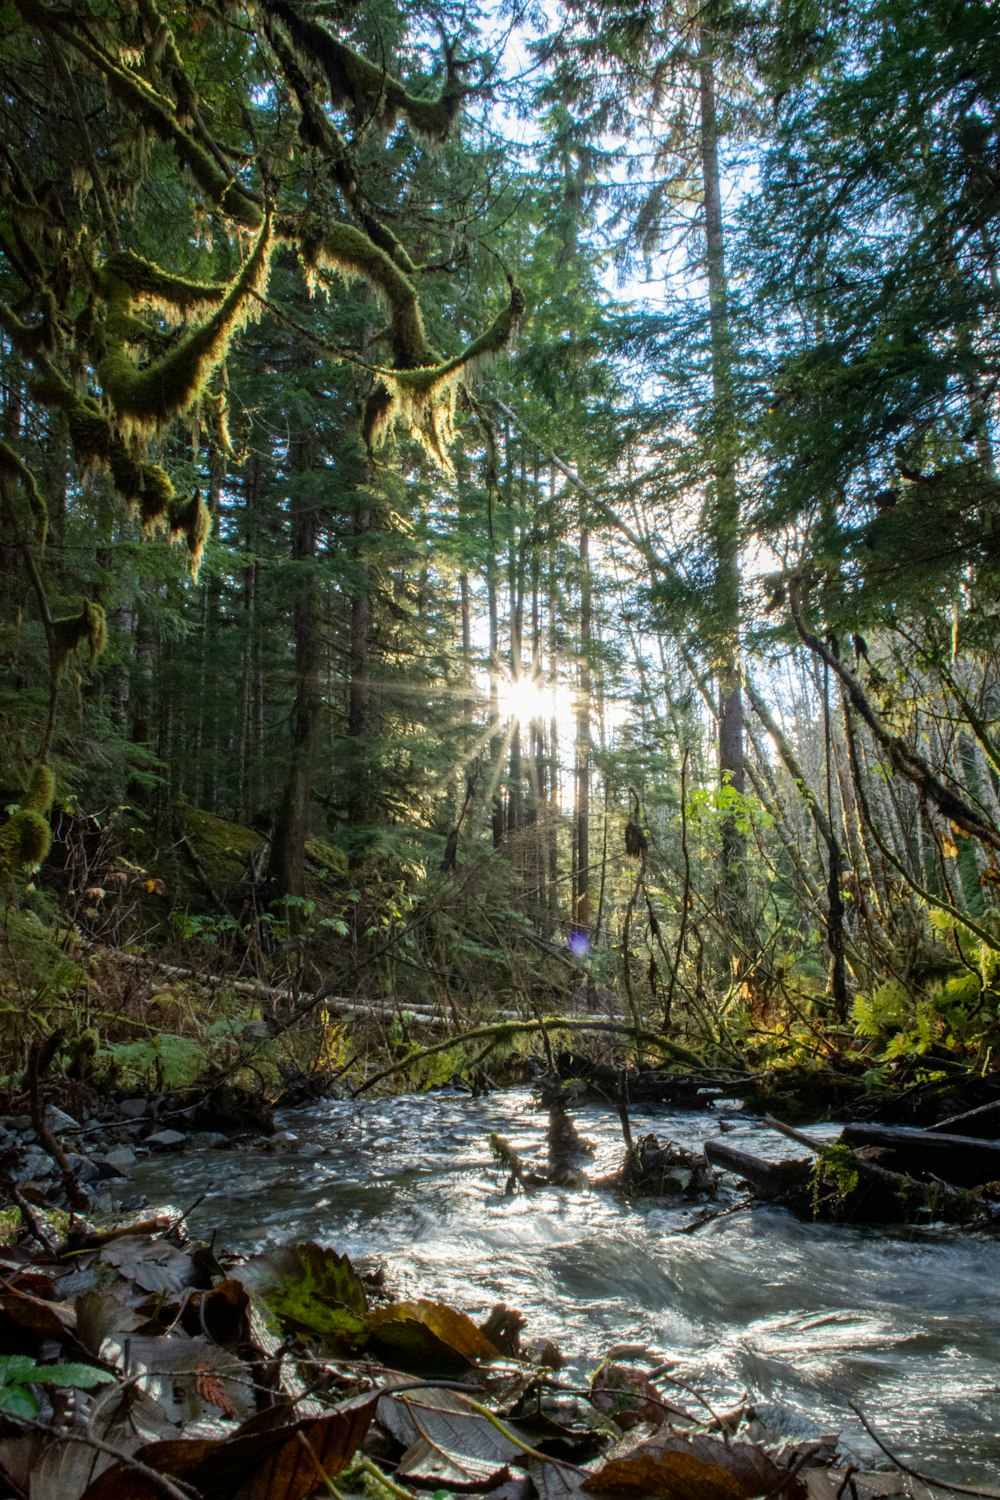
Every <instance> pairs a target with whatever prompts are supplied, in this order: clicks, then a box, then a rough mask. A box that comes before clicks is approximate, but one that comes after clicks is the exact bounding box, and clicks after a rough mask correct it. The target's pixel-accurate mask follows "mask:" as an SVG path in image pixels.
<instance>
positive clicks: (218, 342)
mask: <svg viewBox="0 0 1000 1500" xmlns="http://www.w3.org/2000/svg"><path fill="white" fill-rule="evenodd" d="M272 246H273V240H272V235H271V216H270V214H268V215H267V216H266V217H265V220H264V223H263V224H262V226H261V229H260V233H259V235H258V236H257V243H256V245H255V246H254V249H253V252H252V253H251V254H250V255H249V256H248V257H247V260H246V262H245V263H244V265H243V266H242V267H241V269H240V271H239V272H238V274H237V275H236V277H235V278H234V279H233V282H232V284H231V285H230V287H229V289H228V291H227V292H226V295H225V297H224V298H223V299H222V302H221V303H220V304H219V306H218V308H217V309H216V311H215V312H214V313H213V314H212V316H211V317H210V318H208V319H207V320H206V321H205V322H204V323H202V324H200V325H199V326H198V327H196V328H195V329H194V331H193V332H192V333H189V334H188V335H187V337H186V338H184V339H182V341H181V342H180V343H179V344H177V345H176V347H175V348H173V349H171V351H170V353H169V354H165V355H164V356H163V358H162V359H160V360H157V361H156V363H155V364H152V365H149V366H148V367H147V368H146V369H144V370H138V369H137V368H136V366H135V364H134V363H133V361H132V359H131V358H130V356H129V354H128V352H127V350H126V348H125V346H124V345H123V344H116V345H115V346H114V347H113V348H111V349H110V350H109V351H108V353H107V354H106V355H105V356H104V358H103V359H102V360H101V361H100V362H99V364H98V367H97V373H98V376H99V377H100V380H101V384H102V386H103V387H104V393H105V395H106V396H107V398H108V400H109V401H110V402H111V404H112V405H113V407H114V409H115V418H116V421H117V424H118V426H119V428H120V429H121V431H122V436H123V437H125V438H126V439H128V438H131V437H139V438H141V439H144V438H149V437H152V436H153V434H154V433H156V432H157V431H160V430H162V429H163V428H164V427H165V426H166V425H167V424H168V423H169V422H171V421H172V420H173V418H174V417H177V416H180V415H181V413H183V412H185V411H187V410H188V409H189V408H190V407H191V406H192V405H193V403H194V402H195V401H196V400H197V398H198V396H199V395H200V394H201V392H202V391H203V390H204V387H205V384H206V382H207V381H208V379H209V377H210V376H211V375H212V373H213V371H215V370H216V369H217V368H218V366H219V365H220V364H221V362H222V361H223V359H225V357H226V353H227V351H228V349H229V345H230V342H231V340H232V338H233V336H234V334H235V333H236V332H237V331H238V329H239V328H241V327H242V326H243V324H244V323H246V321H247V319H248V318H249V317H250V316H251V310H252V309H255V308H256V307H257V303H256V301H255V294H256V293H260V292H263V290H264V288H265V286H266V283H267V276H268V269H269V265H270V259H271V250H272Z"/></svg>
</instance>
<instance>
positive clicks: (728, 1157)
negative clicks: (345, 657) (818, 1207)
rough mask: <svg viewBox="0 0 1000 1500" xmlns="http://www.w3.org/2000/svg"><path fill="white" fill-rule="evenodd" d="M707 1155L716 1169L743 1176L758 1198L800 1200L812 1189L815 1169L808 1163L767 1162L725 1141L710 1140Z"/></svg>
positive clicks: (777, 1201)
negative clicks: (800, 1197) (811, 1173)
mask: <svg viewBox="0 0 1000 1500" xmlns="http://www.w3.org/2000/svg"><path fill="white" fill-rule="evenodd" d="M705 1156H706V1157H707V1159H708V1160H709V1161H710V1162H711V1164H712V1166H713V1167H722V1168H723V1169H724V1170H725V1171H726V1172H733V1173H735V1175H736V1176H737V1177H742V1179H743V1181H744V1182H746V1183H749V1185H750V1186H751V1187H752V1188H753V1190H754V1192H755V1193H756V1194H757V1195H758V1197H760V1198H764V1199H766V1201H767V1202H769V1203H784V1202H785V1201H786V1200H789V1199H796V1198H798V1197H799V1196H800V1195H801V1194H802V1193H803V1192H804V1191H805V1190H806V1189H807V1188H808V1184H809V1176H810V1172H811V1170H812V1169H811V1167H810V1164H809V1163H808V1162H806V1161H764V1160H763V1159H762V1158H761V1157H759V1156H752V1155H751V1154H750V1152H749V1151H740V1150H739V1148H738V1147H736V1146H729V1145H727V1144H726V1142H725V1141H706V1142H705Z"/></svg>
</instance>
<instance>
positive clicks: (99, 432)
mask: <svg viewBox="0 0 1000 1500" xmlns="http://www.w3.org/2000/svg"><path fill="white" fill-rule="evenodd" d="M52 399H55V400H58V401H59V403H60V404H61V405H63V406H64V407H66V408H67V418H68V422H69V432H70V440H71V442H72V444H73V456H74V458H75V459H76V461H77V463H78V464H79V466H80V469H81V472H82V473H84V474H87V473H89V472H91V471H92V470H94V469H107V470H108V471H109V472H110V474H111V478H112V479H113V480H114V485H115V489H116V490H117V491H118V493H119V494H120V495H121V497H122V499H123V500H124V501H125V503H126V504H127V505H128V506H129V508H130V509H132V510H135V511H137V512H138V514H139V517H140V519H141V521H142V526H143V530H144V531H147V532H148V531H153V530H155V529H156V528H157V527H158V526H162V525H163V523H164V522H165V521H166V519H167V514H168V511H169V507H170V504H171V501H173V500H174V499H175V497H176V492H175V490H174V487H173V484H172V483H171V480H170V475H169V474H168V473H167V471H166V469H164V468H162V467H161V465H160V464H157V463H152V462H150V461H149V460H148V459H139V458H136V457H134V455H133V454H132V453H131V452H130V450H129V449H128V448H127V447H126V445H125V443H124V442H123V441H122V438H121V437H120V436H119V434H118V433H117V432H115V430H114V429H113V427H112V425H111V423H110V421H109V420H108V418H107V417H106V416H105V414H104V413H103V412H102V411H101V410H100V408H99V407H98V406H96V405H95V404H94V402H92V401H88V400H86V399H81V398H79V397H77V396H76V395H75V394H74V393H73V392H72V391H70V390H69V388H68V387H66V388H65V390H64V391H63V392H62V393H61V395H60V394H56V395H54V396H53V398H52Z"/></svg>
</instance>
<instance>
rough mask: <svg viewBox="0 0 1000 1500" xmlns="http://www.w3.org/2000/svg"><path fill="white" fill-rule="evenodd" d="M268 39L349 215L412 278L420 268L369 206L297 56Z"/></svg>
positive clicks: (306, 135) (274, 35)
mask: <svg viewBox="0 0 1000 1500" xmlns="http://www.w3.org/2000/svg"><path fill="white" fill-rule="evenodd" d="M267 35H268V41H269V42H270V44H271V48H272V50H273V52H274V54H275V56H276V58H277V59H278V62H279V64H280V66H281V71H282V72H283V73H284V75H285V78H286V79H287V81H288V83H289V85H290V86H291V89H292V92H293V93H294V94H295V97H296V99H297V101H298V106H299V113H300V121H299V134H300V135H301V136H302V138H303V140H304V141H305V143H306V144H307V145H308V146H312V147H314V148H315V150H317V151H319V152H321V153H322V155H323V158H324V160H325V162H326V165H327V166H328V167H329V169H330V174H331V176H332V178H333V181H334V182H335V183H336V184H337V187H338V188H339V189H340V191H341V193H342V194H343V197H344V202H345V204H346V205H347V208H348V210H349V212H350V213H351V214H352V215H353V216H354V218H355V219H356V220H357V222H358V224H360V226H361V228H362V229H363V230H364V232H365V234H367V235H368V237H369V238H370V239H371V240H372V241H373V243H374V244H375V245H377V246H378V247H379V249H380V250H384V251H385V252H386V254H387V255H388V256H390V257H391V259H392V260H394V261H395V262H396V264H397V265H398V266H399V268H400V269H401V270H402V271H403V272H404V274H406V275H412V274H413V273H414V272H415V271H416V269H417V267H416V266H415V265H414V263H413V261H412V260H411V258H410V255H409V253H408V251H407V250H406V248H405V247H404V246H403V244H402V243H401V242H400V241H399V240H398V239H397V238H396V236H395V235H394V234H393V232H392V230H391V229H389V228H388V227H387V226H386V225H385V224H383V223H382V221H381V220H380V219H379V218H378V217H377V215H376V214H375V213H374V212H373V211H372V209H371V207H370V206H369V203H368V199H367V197H366V195H365V192H364V189H363V188H362V185H361V182H360V181H359V179H358V175H357V172H356V171H355V168H354V162H353V160H352V155H351V150H350V147H349V146H348V144H347V142H346V141H345V139H344V137H343V136H342V135H341V133H340V131H339V130H338V129H337V127H336V125H335V124H334V123H333V121H332V120H331V119H330V118H329V115H328V113H327V111H326V110H325V108H324V107H323V105H322V103H321V102H320V101H319V100H318V99H317V98H316V96H315V94H314V92H313V89H312V86H311V84H310V80H309V78H308V77H307V76H306V74H305V73H304V71H303V69H302V68H301V67H300V66H299V62H298V59H297V56H296V54H295V52H294V51H293V49H292V48H291V47H290V46H289V45H288V44H287V43H286V42H285V40H284V39H283V38H282V36H281V35H280V33H278V32H276V31H275V30H274V28H273V27H271V28H269V29H268V33H267Z"/></svg>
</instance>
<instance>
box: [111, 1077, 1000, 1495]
mask: <svg viewBox="0 0 1000 1500" xmlns="http://www.w3.org/2000/svg"><path fill="white" fill-rule="evenodd" d="M574 1118H575V1120H576V1123H577V1126H578V1128H579V1130H580V1133H581V1135H583V1136H585V1137H586V1138H588V1139H589V1140H590V1141H591V1142H593V1144H594V1147H595V1154H594V1156H593V1157H592V1158H591V1159H590V1160H589V1162H588V1164H587V1166H586V1170H587V1172H588V1174H589V1175H591V1176H594V1177H596V1176H599V1175H601V1174H602V1173H605V1172H610V1171H612V1170H614V1168H615V1167H616V1166H617V1165H618V1164H619V1162H620V1159H621V1153H622V1139H621V1130H620V1126H619V1122H618V1119H617V1115H616V1114H615V1112H614V1111H613V1110H610V1109H604V1108H600V1107H597V1106H594V1105H590V1106H582V1107H580V1108H579V1109H577V1110H575V1111H574ZM546 1126H547V1117H546V1115H545V1113H544V1112H540V1111H538V1110H537V1109H536V1108H535V1107H534V1105H533V1103H532V1100H531V1099H530V1097H529V1096H528V1095H527V1094H526V1093H525V1092H524V1091H511V1092H507V1093H498V1094H493V1095H491V1096H489V1097H488V1098H485V1099H472V1098H470V1097H469V1096H467V1095H460V1094H456V1093H449V1092H442V1093H436V1094H429V1095H422V1096H419V1097H417V1096H404V1097H399V1098H394V1099H385V1100H377V1101H373V1102H364V1103H362V1104H358V1103H355V1102H352V1101H328V1102H324V1103H321V1104H314V1105H310V1106H308V1107H304V1108H301V1109H297V1110H289V1111H286V1112H285V1113H284V1115H283V1116H282V1118H281V1120H280V1121H279V1128H280V1130H281V1131H282V1132H286V1133H288V1134H290V1135H292V1136H294V1137H295V1139H294V1140H289V1139H287V1136H286V1138H285V1139H284V1140H283V1142H282V1145H283V1148H284V1149H282V1150H279V1151H266V1150H254V1149H250V1150H247V1151H244V1152H242V1153H226V1152H220V1151H217V1150H205V1151H201V1152H198V1151H196V1150H193V1149H192V1150H190V1151H189V1153H188V1154H187V1155H185V1156H184V1157H183V1158H181V1159H178V1158H177V1157H176V1156H175V1157H169V1158H168V1157H162V1156H161V1157H157V1158H152V1159H149V1160H148V1161H145V1162H143V1163H141V1164H140V1165H139V1166H138V1167H137V1168H136V1169H135V1170H134V1173H133V1176H132V1183H133V1185H134V1187H135V1188H136V1189H138V1190H139V1191H141V1192H143V1193H145V1194H146V1195H147V1197H148V1198H149V1200H150V1202H151V1203H161V1202H163V1201H165V1200H169V1201H171V1202H179V1203H180V1206H181V1207H186V1206H187V1205H188V1204H189V1203H191V1202H192V1201H193V1200H194V1199H195V1198H196V1197H198V1196H199V1195H200V1194H203V1195H204V1196H203V1197H202V1198H201V1201H200V1202H199V1203H198V1204H197V1206H196V1207H195V1208H194V1209H193V1210H192V1212H191V1213H190V1214H189V1215H188V1222H189V1224H190V1227H191V1230H192V1233H194V1234H195V1235H199V1236H207V1235H208V1234H210V1233H211V1232H212V1231H213V1230H215V1231H217V1244H221V1245H225V1246H228V1247H232V1248H234V1249H239V1250H245V1251H250V1250H252V1249H257V1248H259V1247H261V1246H262V1245H263V1244H265V1243H267V1242H269V1241H277V1240H279V1239H281V1240H285V1241H287V1240H291V1239H315V1240H317V1241H319V1242H320V1243H321V1244H326V1245H329V1246H332V1247H333V1248H335V1249H337V1250H339V1251H341V1252H344V1253H347V1254H349V1255H350V1256H351V1257H352V1258H354V1259H355V1260H364V1259H365V1258H375V1259H377V1260H379V1261H380V1262H382V1263H383V1264H384V1265H385V1267H386V1272H387V1279H388V1282H389V1285H390V1286H391V1287H392V1288H393V1290H394V1291H396V1292H397V1293H400V1294H404V1295H407V1296H427V1297H435V1298H440V1299H443V1300H446V1301H449V1302H451V1303H452V1304H454V1305H455V1306H457V1307H460V1308H462V1309H464V1310H466V1311H468V1312H470V1313H471V1314H472V1315H473V1316H475V1317H481V1316H483V1315H485V1314H486V1313H487V1312H488V1311H489V1309H490V1307H491V1306H492V1305H493V1304H494V1303H496V1302H500V1301H504V1302H507V1303H509V1304H510V1305H512V1306H514V1307H517V1308H519V1309H520V1310H521V1311H522V1312H523V1313H524V1314H525V1316H526V1318H527V1319H528V1327H527V1329H526V1337H529V1338H531V1337H536V1336H542V1335H544V1336H545V1337H548V1338H551V1339H552V1340H553V1341H554V1342H556V1343H557V1344H558V1345H559V1346H560V1348H561V1349H562V1351H563V1353H564V1354H565V1355H566V1356H567V1358H568V1359H569V1360H570V1363H571V1367H572V1366H575V1367H576V1369H577V1370H580V1371H582V1370H584V1369H586V1368H588V1367H592V1366H593V1365H594V1364H595V1363H596V1362H597V1361H598V1360H599V1359H600V1358H601V1357H602V1356H603V1355H604V1354H605V1353H606V1352H607V1351H608V1349H609V1348H611V1347H612V1346H614V1345H617V1344H622V1343H628V1344H638V1345H642V1346H643V1347H644V1348H645V1349H648V1350H649V1351H651V1352H650V1355H649V1357H648V1362H649V1363H655V1362H657V1361H658V1360H660V1359H663V1360H670V1361H671V1362H672V1363H673V1371H672V1373H673V1375H674V1376H675V1377H676V1379H678V1380H680V1381H683V1382H685V1383H687V1384H689V1385H690V1386H692V1387H694V1388H696V1389H697V1390H698V1391H699V1392H700V1393H701V1394H702V1395H703V1396H705V1397H706V1398H707V1399H708V1400H710V1401H711V1402H712V1403H713V1404H715V1405H717V1406H719V1407H727V1406H731V1405H733V1404H735V1403H737V1402H738V1401H739V1400H740V1399H741V1397H743V1395H744V1393H747V1394H748V1396H749V1399H750V1400H752V1401H753V1403H754V1405H755V1407H756V1408H757V1410H758V1412H759V1413H760V1415H761V1416H762V1417H763V1418H764V1419H765V1420H766V1422H767V1425H768V1426H769V1427H771V1428H773V1429H775V1430H776V1431H778V1432H780V1433H782V1434H788V1435H791V1436H800V1435H806V1434H809V1433H814V1432H817V1431H841V1432H842V1433H843V1435H844V1437H843V1444H844V1447H845V1448H846V1449H847V1450H849V1451H851V1452H853V1453H855V1454H857V1455H858V1457H859V1458H860V1459H861V1460H862V1461H864V1462H866V1463H868V1464H871V1463H872V1462H873V1461H876V1462H877V1461H878V1460H879V1457H880V1456H879V1454H878V1450H877V1449H876V1448H875V1446H874V1444H873V1443H872V1442H871V1440H870V1439H869V1438H868V1437H867V1436H866V1435H865V1434H864V1432H863V1431H862V1429H861V1427H860V1424H859V1423H858V1421H857V1418H856V1417H855V1416H854V1413H853V1412H852V1411H851V1409H850V1407H849V1405H848V1402H849V1401H855V1402H857V1403H859V1404H860V1405H861V1407H862V1409H863V1410H864V1412H865V1414H866V1416H867V1417H868V1419H869V1420H870V1421H871V1422H873V1423H874V1424H875V1427H876V1429H877V1430H878V1431H879V1433H880V1434H881V1436H882V1437H883V1439H884V1440H885V1441H886V1442H887V1443H888V1444H889V1446H890V1447H891V1448H892V1449H893V1451H894V1452H895V1453H896V1454H897V1455H898V1456H899V1457H901V1458H903V1459H904V1460H906V1459H908V1460H909V1461H911V1462H915V1463H917V1462H919V1466H920V1467H921V1468H922V1469H923V1470H924V1471H925V1472H927V1471H929V1472H931V1473H936V1474H939V1475H940V1476H941V1477H942V1478H950V1479H952V1480H955V1479H963V1480H965V1481H967V1482H973V1483H975V1482H980V1483H981V1482H984V1481H985V1482H991V1481H994V1482H995V1479H996V1475H997V1473H998V1471H1000V1436H998V1435H997V1434H998V1432H1000V1386H998V1383H997V1374H996V1372H997V1369H998V1368H1000V1311H998V1308H997V1302H996V1288H997V1285H998V1284H1000V1245H997V1244H996V1243H994V1242H991V1241H987V1240H984V1239H982V1238H980V1237H978V1236H974V1235H969V1234H966V1235H962V1234H956V1233H954V1232H952V1231H948V1232H947V1233H946V1234H945V1233H944V1232H941V1233H940V1234H939V1233H936V1232H935V1231H934V1230H932V1229H929V1230H926V1231H919V1232H917V1231H911V1232H910V1233H909V1235H907V1234H905V1233H900V1232H893V1233H889V1232H884V1231H878V1230H871V1229H863V1230H861V1229H859V1230H855V1229H851V1228H844V1227H842V1226H831V1225H828V1224H822V1223H817V1224H804V1223H801V1222H799V1221H797V1220H795V1219H793V1218H792V1217H790V1216H789V1215H787V1214H786V1213H785V1212H783V1211H781V1210H778V1209H767V1208H755V1209H753V1210H749V1209H746V1210H742V1211H739V1212H737V1213H734V1214H731V1215H725V1216H721V1217H718V1218H717V1219H714V1220H713V1221H711V1222H708V1223H706V1224H705V1225H704V1226H703V1227H701V1228H699V1229H698V1230H697V1231H696V1232H694V1233H683V1232H679V1231H681V1229H682V1228H683V1226H685V1225H690V1224H691V1222H692V1220H693V1219H694V1218H695V1217H696V1216H697V1215H698V1214H699V1213H700V1212H701V1211H702V1210H701V1209H700V1208H699V1207H698V1206H697V1205H692V1204H690V1203H688V1204H685V1205H683V1206H682V1207H677V1208H674V1207H672V1206H667V1205H666V1204H665V1203H664V1202H663V1201H656V1200H651V1201H639V1202H626V1201H624V1200H622V1199H620V1198H618V1197H616V1196H614V1195H612V1194H610V1193H607V1192H596V1191H590V1190H587V1189H584V1190H582V1191H569V1190H566V1189H561V1188H558V1189H557V1188H547V1187H546V1188H542V1189H539V1190H537V1191H535V1192H532V1193H530V1194H524V1193H521V1192H518V1193H517V1194H515V1195H513V1196H505V1195H504V1191H503V1189H504V1182H505V1177H506V1174H505V1172H504V1171H503V1170H502V1168H500V1167H498V1166H497V1164H496V1163H495V1162H494V1160H493V1159H492V1157H491V1154H490V1150H489V1145H488V1136H489V1133H490V1132H491V1131H496V1132H499V1133H500V1134H501V1135H503V1136H504V1137H505V1139H506V1140H507V1141H508V1142H509V1143H510V1145H511V1146H512V1147H513V1148H514V1149H515V1150H516V1151H517V1152H518V1153H519V1154H520V1155H521V1156H522V1157H523V1158H524V1159H525V1161H526V1162H533V1161H535V1160H538V1161H539V1162H540V1163H544V1160H545V1154H546V1144H545V1133H546ZM723 1126H724V1127H725V1128H726V1131H727V1135H726V1139H727V1140H728V1141H730V1142H731V1143H732V1144H734V1145H737V1146H742V1147H744V1148H746V1149H747V1150H750V1151H752V1152H754V1153H755V1154H757V1155H759V1156H768V1157H771V1158H773V1159H781V1158H783V1157H787V1156H789V1155H792V1154H795V1148H794V1147H790V1145H789V1143H788V1142H787V1141H785V1140H783V1139H782V1138H781V1137H779V1136H777V1135H774V1134H773V1133H772V1132H770V1131H768V1130H767V1129H766V1128H765V1127H764V1126H763V1125H762V1123H761V1122H760V1121H759V1120H757V1119H755V1118H753V1117H751V1116H749V1115H746V1114H744V1113H742V1112H741V1111H739V1110H738V1108H737V1107H736V1106H735V1105H733V1106H731V1107H727V1106H726V1105H725V1104H723V1105H721V1106H720V1108H719V1109H718V1110H717V1111H716V1112H715V1113H705V1114H701V1113H678V1112H676V1111H670V1110H666V1109H662V1108H661V1109H655V1108H647V1109H644V1110H639V1109H636V1110H635V1111H634V1112H633V1117H632V1129H633V1133H634V1134H635V1135H639V1134H641V1133H644V1132H646V1131H654V1132H655V1133H656V1134H657V1135H658V1136H659V1138H660V1139H661V1140H662V1141H666V1140H668V1139H669V1140H673V1141H675V1142H677V1143H678V1144H679V1145H683V1146H687V1147H690V1148H693V1149H698V1148H699V1147H700V1145H701V1143H702V1142H703V1141H704V1140H705V1139H707V1138H709V1137H711V1136H714V1135H717V1134H718V1133H719V1131H720V1129H721V1128H722V1127H723ZM814 1133H815V1132H814ZM830 1133H831V1134H834V1133H835V1131H834V1129H833V1128H832V1127H831V1129H830ZM279 1139H280V1138H279ZM179 1167H181V1169H182V1170H181V1171H180V1172H179V1171H178V1168H179ZM739 1198H740V1191H739V1187H738V1185H737V1184H736V1183H735V1182H733V1181H732V1180H731V1179H729V1178H726V1179H725V1180H724V1182H723V1185H722V1187H721V1189H720V1196H719V1199H718V1200H717V1201H716V1204H715V1205H714V1206H715V1207H716V1208H723V1209H724V1208H726V1207H728V1206H730V1205H732V1204H735V1203H737V1202H738V1201H739Z"/></svg>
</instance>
